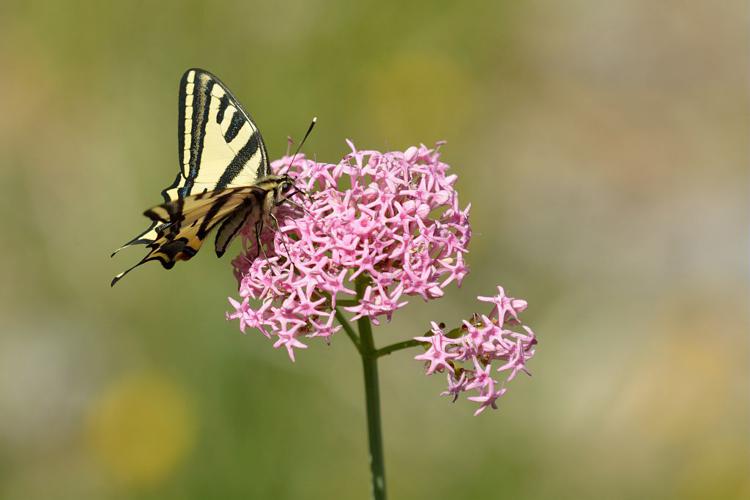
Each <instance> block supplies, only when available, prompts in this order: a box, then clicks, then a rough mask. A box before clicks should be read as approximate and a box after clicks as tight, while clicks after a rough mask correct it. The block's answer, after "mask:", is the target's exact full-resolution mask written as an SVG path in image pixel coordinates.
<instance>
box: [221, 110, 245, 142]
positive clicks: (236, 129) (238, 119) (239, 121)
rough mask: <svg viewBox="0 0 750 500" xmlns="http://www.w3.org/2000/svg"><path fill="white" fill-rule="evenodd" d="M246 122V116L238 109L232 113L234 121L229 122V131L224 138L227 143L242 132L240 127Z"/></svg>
mask: <svg viewBox="0 0 750 500" xmlns="http://www.w3.org/2000/svg"><path fill="white" fill-rule="evenodd" d="M245 122H246V120H245V117H244V116H242V113H240V112H239V111H236V112H235V113H234V114H233V115H232V121H231V122H230V123H229V127H228V128H227V131H226V132H225V133H224V140H225V141H227V143H230V142H232V141H233V140H234V138H235V137H237V134H239V133H240V129H241V128H242V126H243V125H244V124H245Z"/></svg>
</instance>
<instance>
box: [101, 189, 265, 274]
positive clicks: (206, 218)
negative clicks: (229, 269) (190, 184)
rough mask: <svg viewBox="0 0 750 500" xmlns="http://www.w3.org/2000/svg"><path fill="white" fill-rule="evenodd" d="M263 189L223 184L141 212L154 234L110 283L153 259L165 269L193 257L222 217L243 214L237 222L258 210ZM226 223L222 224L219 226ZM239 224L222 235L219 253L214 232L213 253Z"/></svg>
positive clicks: (231, 218)
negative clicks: (144, 252)
mask: <svg viewBox="0 0 750 500" xmlns="http://www.w3.org/2000/svg"><path fill="white" fill-rule="evenodd" d="M264 196H265V192H263V191H261V190H260V189H258V188H256V187H253V186H246V187H236V188H227V189H221V190H217V191H210V192H206V193H201V194H197V195H191V196H188V197H187V198H178V199H176V200H172V201H168V202H165V203H162V204H161V205H157V206H155V207H152V208H150V209H148V210H146V211H145V212H144V215H146V216H147V217H148V218H150V219H151V220H152V221H153V225H152V227H153V229H152V231H153V233H154V235H155V236H154V238H153V240H151V241H150V242H148V243H147V246H148V248H149V253H148V254H147V255H146V256H145V257H144V258H143V260H141V261H140V262H138V263H137V264H136V265H135V266H133V267H131V268H130V269H128V270H126V271H124V272H122V273H120V274H118V275H117V276H116V277H115V278H114V280H112V284H113V285H114V284H115V283H117V281H119V280H120V279H121V278H122V277H123V276H125V275H126V274H127V273H129V272H130V271H131V270H133V269H135V268H136V267H138V266H140V265H141V264H145V263H146V262H149V261H152V260H157V261H159V262H161V264H162V266H164V267H165V268H166V269H171V268H172V267H173V266H174V264H175V263H176V262H177V261H178V260H188V259H190V258H191V257H193V256H194V255H195V254H196V253H198V250H200V248H201V246H202V245H203V241H204V240H205V239H206V238H207V237H208V234H209V233H210V232H211V230H212V229H213V228H214V227H216V225H217V224H219V223H221V222H222V221H225V220H226V221H231V220H235V221H236V220H238V219H237V215H238V214H244V216H243V217H242V220H241V223H244V221H245V220H246V219H247V217H248V216H249V215H250V214H251V213H259V212H260V206H258V207H257V208H255V205H256V204H257V200H262V199H263V197H264ZM225 225H226V223H225V224H223V225H222V228H223V227H224V226H225ZM240 228H241V225H240V227H237V228H236V231H232V232H231V234H225V235H224V236H223V237H222V244H223V247H222V251H221V253H219V246H218V242H219V235H220V234H222V231H220V232H219V235H217V254H219V256H221V254H223V251H224V250H225V249H226V246H227V245H228V244H229V243H230V242H231V241H232V239H233V238H234V236H235V235H236V234H237V232H239V229H240Z"/></svg>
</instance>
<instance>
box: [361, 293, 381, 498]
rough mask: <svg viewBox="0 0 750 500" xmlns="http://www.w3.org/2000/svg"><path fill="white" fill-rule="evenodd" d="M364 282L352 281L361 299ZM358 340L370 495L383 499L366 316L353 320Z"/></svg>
mask: <svg viewBox="0 0 750 500" xmlns="http://www.w3.org/2000/svg"><path fill="white" fill-rule="evenodd" d="M366 288H367V281H366V280H365V279H362V278H359V279H357V281H356V290H357V298H358V299H360V300H361V299H362V297H363V296H364V291H365V289H366ZM357 327H358V328H359V339H360V346H359V347H360V351H359V352H360V355H361V357H362V371H363V373H364V378H365V405H366V409H367V439H368V442H369V446H370V472H371V475H372V498H374V499H375V500H385V498H386V493H385V462H384V457H383V433H382V425H381V420H380V388H379V385H378V351H377V349H375V342H374V340H373V338H372V325H371V324H370V318H368V317H367V316H363V317H361V318H359V319H358V320H357Z"/></svg>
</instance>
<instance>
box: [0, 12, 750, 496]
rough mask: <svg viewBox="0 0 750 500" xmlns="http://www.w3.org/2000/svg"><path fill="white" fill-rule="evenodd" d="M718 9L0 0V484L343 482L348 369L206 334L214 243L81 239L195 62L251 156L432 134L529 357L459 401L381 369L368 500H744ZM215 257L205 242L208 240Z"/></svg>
mask: <svg viewBox="0 0 750 500" xmlns="http://www.w3.org/2000/svg"><path fill="white" fill-rule="evenodd" d="M747 19H748V12H747V5H746V2H740V1H733V0H728V1H724V2H697V1H695V2H683V1H678V0H667V1H663V2H650V1H647V0H635V1H633V0H630V1H625V0H618V1H607V2H598V1H596V0H575V1H570V2H557V1H554V0H536V1H527V2H513V1H504V2H501V1H497V2H472V1H465V2H445V1H430V2H394V3H389V2H382V1H381V2H347V1H301V0H298V1H292V2H285V3H283V4H282V3H274V2H241V1H224V2H206V1H204V2H195V1H190V2H176V1H162V2H143V1H130V2H93V1H91V2H21V1H14V0H10V1H9V0H3V1H2V3H0V68H2V74H1V75H0V162H1V163H2V165H1V166H0V180H1V182H2V184H1V185H2V188H3V189H2V196H0V210H2V215H3V225H4V227H3V236H2V237H1V238H0V276H1V277H2V279H1V280H0V315H1V319H2V327H0V497H2V498H3V499H13V500H15V499H18V500H20V499H23V500H35V499H45V500H46V499H50V498H55V499H105V498H106V499H109V498H112V499H172V498H174V499H178V498H179V499H186V498H190V499H204V498H225V499H233V498H261V499H264V498H274V499H286V498H290V499H292V498H293V499H298V498H311V499H315V498H320V499H323V498H326V499H329V498H367V497H368V493H369V484H368V481H369V476H368V454H367V450H366V435H365V421H364V410H363V407H364V396H363V393H362V380H361V370H360V363H359V359H358V357H357V356H356V355H355V351H354V349H353V348H352V346H351V345H350V343H349V341H348V339H347V338H346V337H345V336H343V335H341V336H339V337H337V338H336V339H335V341H334V342H333V344H332V345H331V346H330V347H327V346H325V345H323V344H322V343H318V342H312V343H311V348H310V349H308V350H307V351H304V352H300V353H299V354H298V360H297V362H296V363H295V364H292V363H290V362H289V360H288V358H287V356H286V354H285V352H283V351H277V350H274V349H273V348H272V346H271V343H270V342H268V341H267V340H265V339H264V338H263V337H261V336H260V335H258V334H257V333H256V332H251V333H250V334H249V335H247V336H242V335H240V333H239V332H238V329H237V324H236V323H234V322H231V323H230V322H226V321H225V320H224V313H225V311H227V310H228V308H229V306H228V303H227V299H226V297H227V296H229V295H234V294H235V290H236V284H235V282H234V278H233V277H232V271H231V268H230V264H229V259H228V258H225V259H223V260H217V259H216V258H215V257H214V255H212V252H211V251H210V250H209V251H204V252H201V254H200V255H199V256H198V257H196V258H195V259H194V260H193V261H191V262H190V263H189V264H180V265H178V266H177V268H176V269H175V270H173V271H171V272H166V271H164V270H162V269H161V267H160V266H158V265H156V264H150V265H148V266H144V268H142V269H140V270H138V271H137V272H135V273H133V274H132V275H131V276H128V278H127V279H126V280H124V281H123V282H122V283H121V284H120V285H118V287H116V288H115V289H110V288H109V281H110V279H111V277H112V276H113V275H114V274H116V273H117V272H119V271H120V270H122V269H124V268H125V267H127V266H129V265H130V264H132V263H134V262H135V261H136V260H138V259H140V256H141V255H142V252H141V251H140V250H131V251H128V252H123V253H122V254H120V255H118V256H117V258H116V259H113V260H111V259H109V253H110V252H111V251H112V250H113V249H114V248H116V247H118V246H119V245H120V244H121V243H123V242H124V241H126V240H128V239H129V238H131V237H132V236H134V235H135V234H137V233H138V232H139V231H140V230H142V229H143V228H144V227H145V224H146V220H145V219H144V218H143V217H142V216H141V215H140V213H141V212H142V210H143V209H145V208H147V207H149V206H151V205H152V204H154V203H156V202H158V201H160V197H159V191H160V190H161V189H162V187H164V186H165V185H167V184H168V183H169V182H170V181H171V180H172V179H173V177H174V172H175V171H176V170H177V151H176V149H177V148H176V135H177V133H176V126H177V124H176V121H177V87H178V81H179V78H180V76H181V74H182V72H183V71H184V70H185V69H187V68H189V67H193V66H199V67H204V68H206V69H208V70H210V71H212V72H214V73H216V74H217V75H218V76H219V77H220V78H222V79H223V80H224V81H225V82H226V83H227V84H228V85H229V87H230V88H231V89H232V90H233V91H234V92H235V93H236V95H237V96H238V98H239V99H240V101H241V102H242V103H243V104H244V105H245V107H246V108H247V109H248V110H250V112H251V113H252V114H253V116H254V118H255V119H256V121H257V122H258V124H259V126H260V128H261V130H262V132H263V135H264V137H265V140H266V143H267V145H268V148H269V152H270V154H271V156H272V157H278V156H280V155H281V154H282V153H283V152H284V151H285V149H286V137H287V135H292V136H294V137H297V138H299V136H300V135H301V133H302V132H303V131H304V129H305V127H306V125H307V124H308V122H309V120H310V118H311V117H312V116H313V115H317V116H318V117H319V126H318V128H317V129H316V131H315V132H314V134H313V136H312V137H311V139H310V140H309V142H308V144H307V146H306V148H305V149H306V151H307V152H308V154H310V155H315V156H316V157H317V158H318V159H319V160H324V161H331V162H335V161H337V160H338V159H339V158H340V157H341V156H342V155H343V154H344V153H346V151H347V148H346V145H345V143H344V139H345V138H351V139H352V140H354V142H355V143H356V144H357V145H358V146H360V147H361V148H372V149H402V148H405V147H407V146H409V145H412V144H416V143H419V142H424V143H426V144H433V143H434V142H435V141H436V140H440V139H446V140H447V141H448V144H447V145H446V146H444V148H443V152H444V156H443V158H444V160H445V161H447V162H448V163H450V164H451V165H452V168H453V171H454V173H456V174H458V176H459V182H458V189H459V191H460V193H461V194H460V196H461V199H462V204H466V203H469V202H471V203H472V206H473V208H472V224H473V228H474V239H473V241H472V245H471V248H470V249H471V254H470V261H469V263H470V265H471V267H472V268H473V273H472V274H471V275H470V276H469V277H468V278H467V280H466V281H465V283H464V286H463V288H461V289H456V288H452V289H450V290H449V293H448V294H447V295H446V297H445V298H443V299H442V300H440V301H436V302H434V303H430V304H424V303H422V302H421V300H413V301H412V303H411V304H410V306H409V307H408V308H406V309H404V310H403V311H401V312H400V313H399V314H397V315H396V316H395V318H394V321H393V322H392V323H391V324H389V325H386V326H383V327H381V328H379V329H377V330H376V340H377V342H378V343H379V344H380V345H385V344H386V343H390V342H393V341H397V340H401V339H404V338H407V337H411V336H414V335H416V334H418V333H421V332H422V331H424V330H425V328H426V327H427V325H428V321H429V320H430V319H435V320H442V321H445V322H447V323H453V322H456V321H458V320H459V319H460V318H462V317H465V316H468V315H469V314H470V313H471V312H472V311H474V310H480V311H482V310H483V309H484V306H482V305H480V304H479V303H477V302H476V300H475V298H474V297H475V296H476V295H488V294H490V293H491V292H493V291H494V289H495V285H496V284H498V283H500V284H502V285H504V286H505V287H506V289H507V290H508V292H509V293H510V294H511V295H513V296H516V297H523V298H526V299H527V300H528V301H529V303H530V308H529V310H528V312H527V313H526V314H525V318H526V321H527V322H528V323H529V324H530V325H531V326H532V327H534V329H535V330H536V332H537V334H538V336H539V340H540V344H539V346H538V351H537V356H536V358H535V359H534V360H533V361H532V363H531V365H530V368H531V370H532V372H533V377H532V378H529V377H520V378H518V379H517V380H516V381H515V382H513V383H512V384H511V386H510V391H509V393H508V395H507V396H506V397H505V398H504V399H503V401H502V406H501V410H500V411H497V412H486V413H485V414H483V415H481V417H478V418H475V417H472V412H473V410H474V408H475V406H474V405H472V404H469V403H467V402H459V403H456V404H455V405H451V404H450V402H449V401H448V400H447V399H445V398H440V397H439V396H438V394H439V393H440V391H441V390H442V389H443V387H444V384H445V381H444V379H443V378H442V377H432V378H427V377H425V376H424V375H423V369H422V366H421V365H420V364H419V363H418V362H415V361H413V360H411V357H412V356H413V355H415V354H416V353H415V352H400V353H397V354H395V355H393V356H390V357H388V358H386V359H384V360H383V361H382V363H381V377H382V398H383V412H384V427H385V428H384V432H385V447H386V466H387V472H388V480H389V489H390V494H391V497H392V498H394V499H427V498H429V499H434V498H441V499H442V498H445V499H455V498H467V499H475V498H476V499H484V498H523V499H547V498H575V499H602V498H634V499H635V498H639V499H640V498H680V499H683V498H696V499H698V498H750V480H749V479H748V471H749V470H750V469H749V467H750V451H749V447H750V442H749V440H748V436H749V434H748V430H749V427H750V411H749V408H748V406H749V405H748V403H749V399H750V383H749V382H748V381H749V380H750V378H749V377H748V351H749V349H748V335H747V334H748V313H747V299H748V266H747V259H748V244H747V243H748V238H747V235H748V227H749V224H748V217H747V214H748V204H747V194H748V170H747V164H748V147H747V138H748V132H750V126H749V120H748V106H747V104H748V102H747V101H748V94H747V76H748V68H747V61H748V50H747V47H748V36H747V32H748V30H747ZM230 253H231V252H230Z"/></svg>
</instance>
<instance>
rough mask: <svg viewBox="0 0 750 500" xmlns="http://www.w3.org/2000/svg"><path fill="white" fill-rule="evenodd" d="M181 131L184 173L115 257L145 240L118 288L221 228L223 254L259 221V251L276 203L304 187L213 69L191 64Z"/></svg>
mask: <svg viewBox="0 0 750 500" xmlns="http://www.w3.org/2000/svg"><path fill="white" fill-rule="evenodd" d="M315 121H316V120H315V119H313V122H312V123H311V124H310V127H309V128H308V130H307V134H305V138H307V136H308V135H309V133H310V131H311V130H312V128H313V126H314V125H315ZM177 137H178V142H179V159H180V171H179V172H178V173H177V177H176V178H175V180H174V182H173V183H172V184H171V185H169V186H167V187H166V188H165V189H164V190H163V191H162V192H161V194H162V197H163V198H164V203H162V204H160V205H157V206H155V207H152V208H150V209H148V210H146V211H145V212H144V213H143V214H144V215H145V216H146V217H148V218H149V219H151V225H150V226H149V227H148V228H147V229H146V230H145V231H144V232H142V233H141V234H139V235H138V236H136V237H135V238H133V239H132V240H130V241H129V242H127V243H125V244H124V245H123V246H122V247H120V248H118V249H117V250H115V251H114V252H113V253H112V256H114V255H115V254H116V253H117V252H119V251H120V250H122V249H124V248H128V247H130V246H133V245H146V247H147V248H148V253H147V254H146V256H145V257H144V258H143V259H142V260H141V261H140V262H138V263H137V264H136V265H134V266H133V267H131V268H129V269H126V270H125V271H123V272H121V273H120V274H118V275H117V276H115V277H114V278H113V279H112V283H111V286H114V285H115V283H117V282H118V281H119V280H120V279H122V277H123V276H125V275H126V274H127V273H129V272H130V271H132V270H133V269H135V268H136V267H138V266H140V265H141V264H145V263H146V262H149V261H152V260H156V261H159V262H161V265H162V266H163V267H164V268H165V269H171V268H172V267H173V266H174V265H175V263H176V262H177V261H179V260H188V259H190V258H192V257H193V256H194V255H195V254H196V253H198V250H200V248H201V245H202V244H203V241H204V240H205V239H206V238H207V237H208V235H209V233H210V232H211V231H212V230H213V229H214V228H215V227H217V226H218V231H217V233H216V240H215V250H216V255H217V256H219V257H221V256H222V255H223V254H224V252H225V251H226V249H227V247H228V246H229V244H230V243H231V242H232V240H233V239H234V237H235V236H237V234H238V233H239V231H240V229H242V227H243V226H245V225H246V224H252V225H253V226H254V229H255V235H256V238H257V241H256V242H257V243H258V248H259V249H260V234H261V231H262V230H263V227H264V226H266V225H268V224H269V223H270V222H271V221H272V220H273V221H274V222H276V220H275V217H274V214H273V211H274V209H275V207H277V206H279V205H280V204H282V203H284V202H285V201H287V200H288V197H289V196H291V195H292V194H294V193H295V192H300V190H299V189H298V188H296V187H295V185H294V180H293V179H292V178H291V177H290V176H288V175H274V174H273V173H272V172H271V168H270V166H269V162H268V153H267V152H266V146H265V144H264V143H263V138H262V137H261V135H260V131H259V130H258V127H257V125H255V122H254V121H253V120H252V118H250V115H249V114H248V113H247V112H246V111H245V110H244V109H243V108H242V106H241V105H240V103H239V102H238V101H237V99H236V98H235V97H234V96H233V95H232V93H231V92H230V91H229V89H228V88H227V86H226V85H224V84H223V83H222V82H221V80H219V79H218V78H217V77H215V76H214V75H212V74H211V73H209V72H208V71H205V70H202V69H198V68H193V69H189V70H187V71H186V72H185V74H184V75H183V76H182V79H181V80H180V94H179V120H178V132H177ZM302 142H304V139H303V141H302ZM301 145H302V143H300V146H301ZM298 151H299V149H298Z"/></svg>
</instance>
